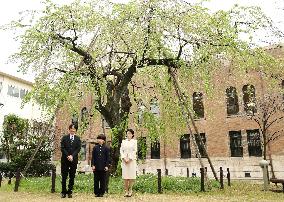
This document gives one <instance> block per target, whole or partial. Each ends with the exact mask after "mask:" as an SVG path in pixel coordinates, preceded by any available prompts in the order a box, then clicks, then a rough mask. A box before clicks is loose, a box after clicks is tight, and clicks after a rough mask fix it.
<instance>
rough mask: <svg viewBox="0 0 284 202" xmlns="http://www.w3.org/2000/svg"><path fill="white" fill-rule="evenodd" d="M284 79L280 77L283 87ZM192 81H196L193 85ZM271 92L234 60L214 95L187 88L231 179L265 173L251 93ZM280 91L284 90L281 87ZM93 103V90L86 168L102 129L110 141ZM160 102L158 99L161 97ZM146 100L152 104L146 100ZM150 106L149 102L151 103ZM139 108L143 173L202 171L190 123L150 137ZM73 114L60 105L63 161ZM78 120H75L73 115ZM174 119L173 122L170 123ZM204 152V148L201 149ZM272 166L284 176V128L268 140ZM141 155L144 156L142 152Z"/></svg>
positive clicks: (86, 108) (211, 149)
mask: <svg viewBox="0 0 284 202" xmlns="http://www.w3.org/2000/svg"><path fill="white" fill-rule="evenodd" d="M269 51H270V52H271V53H272V54H273V55H276V56H283V55H284V49H283V48H282V47H280V48H279V47H275V48H274V47H272V48H271V49H269ZM283 84H284V82H283V81H282V79H279V86H280V87H281V85H282V86H283ZM189 86H192V85H189ZM268 92H269V82H268V81H267V80H265V79H264V78H263V76H262V75H261V74H260V73H259V72H256V71H250V72H248V73H246V74H237V73H232V72H230V65H229V64H224V67H223V68H222V69H221V70H220V71H219V72H216V74H215V76H214V77H213V91H212V93H211V94H210V95H207V94H206V93H205V90H204V89H202V88H198V89H194V88H192V87H189V88H188V95H192V97H191V98H190V99H192V103H193V105H192V107H193V111H194V112H195V114H196V119H195V123H196V125H197V127H198V130H199V132H200V133H201V136H202V138H203V141H204V143H205V146H206V149H207V152H208V154H209V156H210V157H211V160H212V162H213V165H214V167H215V169H216V170H218V169H219V167H223V168H224V169H225V168H230V170H231V176H232V178H261V177H262V173H261V168H260V166H259V161H260V160H261V159H262V154H263V145H262V144H261V139H262V137H261V136H260V133H259V126H258V124H257V123H256V122H255V121H253V120H250V119H249V117H248V115H247V114H248V113H250V112H251V111H254V110H256V111H255V113H257V106H256V107H255V108H254V105H251V104H253V103H252V102H251V100H253V99H250V98H253V97H255V98H258V97H262V96H264V95H265V94H267V93H268ZM279 94H281V92H280V91H279ZM93 103H94V100H93V97H92V96H91V95H89V96H85V97H84V99H82V103H81V115H80V117H78V118H79V120H78V121H79V122H80V121H81V120H80V119H86V118H87V119H89V121H88V122H89V126H88V128H87V130H86V131H85V133H84V134H83V136H82V140H83V142H84V144H83V145H82V155H81V162H82V163H81V169H83V167H84V166H83V165H87V164H90V159H91V156H90V153H91V151H92V148H93V145H94V143H95V140H96V136H97V135H98V134H100V133H106V134H107V138H108V140H109V141H111V136H110V133H109V129H108V128H107V125H106V123H105V122H104V121H103V119H102V118H101V116H100V115H99V114H92V113H91V110H90V109H91V107H92V105H93ZM157 103H159V100H157ZM146 104H147V103H146ZM148 105H150V103H148ZM155 106H156V104H155V103H154V105H153V103H152V106H150V108H151V109H152V112H153V113H156V111H155V110H157V109H156V108H155ZM138 108H139V106H137V105H135V104H133V107H132V112H137V109H138ZM134 114H135V113H131V114H130V127H131V128H133V129H134V130H135V131H136V138H138V139H139V141H142V142H144V141H145V144H146V146H147V152H146V159H145V160H144V161H141V162H140V163H139V173H141V172H142V170H143V169H145V171H146V172H156V169H157V168H161V169H162V170H165V169H168V174H169V175H181V176H186V174H187V168H188V169H189V172H190V173H197V175H199V173H198V171H199V168H200V164H199V161H198V159H197V158H196V151H195V149H194V146H193V143H192V140H191V138H190V135H188V130H187V128H186V127H181V128H180V130H179V131H176V132H175V134H170V137H171V138H170V139H168V140H167V141H163V139H161V140H160V141H158V142H157V143H156V144H155V143H151V142H150V140H149V139H148V138H147V132H146V131H143V130H141V129H138V128H136V126H137V124H135V121H136V119H135V118H134ZM71 121H72V117H70V115H69V113H67V110H66V109H61V110H60V111H59V113H58V115H57V119H56V129H57V135H56V144H55V155H54V160H59V156H60V149H59V147H58V145H59V144H58V143H59V142H60V138H61V137H62V135H63V134H64V133H66V132H67V128H68V125H69V124H70V123H71ZM73 121H76V120H73ZM169 124H170V123H169ZM283 126H284V122H281V121H280V122H279V123H276V124H274V125H273V127H271V128H270V130H271V131H270V132H273V131H278V130H279V129H281V128H283ZM199 151H200V153H201V155H202V153H203V152H202V150H201V149H200V150H199ZM268 153H269V154H271V158H272V164H273V169H274V173H275V176H276V177H282V178H283V177H284V167H283V165H284V133H283V134H282V133H281V136H280V137H279V138H278V139H277V140H275V141H273V142H271V143H270V144H269V151H268ZM139 156H140V155H139ZM202 159H203V162H204V164H205V166H206V167H208V175H209V176H213V175H212V172H211V171H210V169H209V168H210V167H209V165H208V162H207V160H206V158H202Z"/></svg>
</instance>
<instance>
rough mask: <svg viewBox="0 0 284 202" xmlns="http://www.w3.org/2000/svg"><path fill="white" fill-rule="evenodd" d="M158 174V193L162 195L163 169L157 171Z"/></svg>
mask: <svg viewBox="0 0 284 202" xmlns="http://www.w3.org/2000/svg"><path fill="white" fill-rule="evenodd" d="M157 172H158V193H159V194H161V193H162V175H161V169H157Z"/></svg>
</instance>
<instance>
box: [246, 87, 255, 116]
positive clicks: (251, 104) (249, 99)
mask: <svg viewBox="0 0 284 202" xmlns="http://www.w3.org/2000/svg"><path fill="white" fill-rule="evenodd" d="M243 101H244V110H245V112H246V113H248V114H252V113H256V99H255V88H254V86H253V85H244V87H243Z"/></svg>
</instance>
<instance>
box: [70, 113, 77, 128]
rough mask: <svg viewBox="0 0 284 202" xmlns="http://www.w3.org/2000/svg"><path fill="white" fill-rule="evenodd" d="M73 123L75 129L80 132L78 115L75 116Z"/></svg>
mask: <svg viewBox="0 0 284 202" xmlns="http://www.w3.org/2000/svg"><path fill="white" fill-rule="evenodd" d="M71 123H72V124H73V125H74V126H75V129H76V130H78V116H77V115H76V114H73V116H72V119H71Z"/></svg>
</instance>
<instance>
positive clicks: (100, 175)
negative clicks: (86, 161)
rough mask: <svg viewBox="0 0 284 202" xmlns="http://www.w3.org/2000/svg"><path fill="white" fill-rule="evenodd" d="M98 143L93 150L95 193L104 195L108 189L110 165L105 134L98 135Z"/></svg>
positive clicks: (97, 195)
mask: <svg viewBox="0 0 284 202" xmlns="http://www.w3.org/2000/svg"><path fill="white" fill-rule="evenodd" d="M97 141H98V144H97V145H96V146H94V148H93V152H92V169H93V173H94V194H95V195H96V197H103V196H104V193H105V190H106V172H107V171H108V169H109V166H110V152H109V148H108V147H106V145H105V144H104V143H105V141H106V136H105V135H103V134H100V135H98V137H97Z"/></svg>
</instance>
